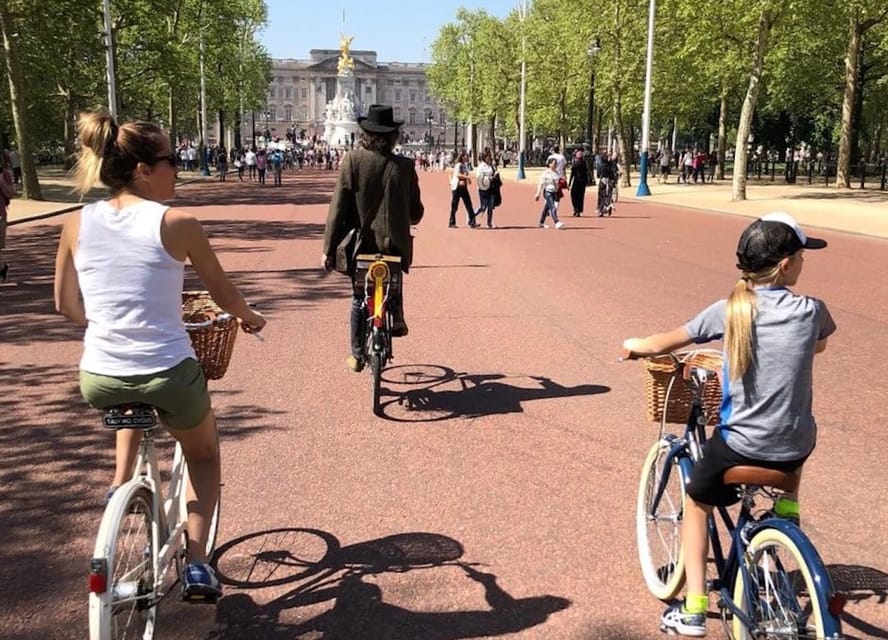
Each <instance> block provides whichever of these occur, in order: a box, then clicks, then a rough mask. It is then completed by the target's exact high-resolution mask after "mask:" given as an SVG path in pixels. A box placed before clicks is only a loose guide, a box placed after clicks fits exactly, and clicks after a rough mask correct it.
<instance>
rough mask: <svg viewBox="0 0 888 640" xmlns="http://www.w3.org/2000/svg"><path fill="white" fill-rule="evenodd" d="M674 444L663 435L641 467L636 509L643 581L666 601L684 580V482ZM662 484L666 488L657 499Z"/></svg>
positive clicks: (637, 536)
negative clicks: (670, 454) (682, 538)
mask: <svg viewBox="0 0 888 640" xmlns="http://www.w3.org/2000/svg"><path fill="white" fill-rule="evenodd" d="M672 447H673V443H672V439H671V438H663V439H661V440H659V441H657V442H655V443H654V445H653V446H652V447H651V448H650V451H648V455H647V458H646V459H645V461H644V465H643V466H642V468H641V482H640V483H639V486H638V501H637V503H636V510H635V526H636V538H637V541H638V560H639V562H640V563H641V572H642V574H643V576H644V582H645V584H646V585H647V588H648V590H650V592H651V593H652V594H653V595H654V596H655V597H656V598H658V599H660V600H663V601H664V602H668V601H669V600H672V599H673V598H674V597H675V596H676V595H678V593H679V591H681V588H682V586H683V585H684V581H685V567H684V551H683V549H682V544H681V527H682V521H683V520H684V501H685V482H684V473H683V471H682V469H681V466H680V465H679V464H678V462H677V460H678V459H677V458H675V457H673V458H669V452H670V451H671V450H672ZM667 460H668V462H667ZM661 485H662V487H663V491H662V493H661V494H660V496H659V498H658V497H657V493H658V491H659V489H660V487H661Z"/></svg>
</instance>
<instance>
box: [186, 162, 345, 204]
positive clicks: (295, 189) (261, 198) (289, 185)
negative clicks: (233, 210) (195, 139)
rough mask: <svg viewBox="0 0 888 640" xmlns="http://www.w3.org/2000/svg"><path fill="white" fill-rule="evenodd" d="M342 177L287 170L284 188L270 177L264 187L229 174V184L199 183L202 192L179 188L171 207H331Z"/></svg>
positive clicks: (315, 171)
mask: <svg viewBox="0 0 888 640" xmlns="http://www.w3.org/2000/svg"><path fill="white" fill-rule="evenodd" d="M338 175H339V173H338V172H337V171H327V170H321V169H303V170H302V171H285V172H284V174H283V178H282V184H281V186H279V187H275V186H274V185H273V184H272V182H273V181H272V179H271V177H270V176H269V177H268V179H267V181H266V184H265V185H260V184H259V183H258V182H257V181H253V182H250V181H249V180H247V178H244V181H243V182H239V181H238V179H237V173H234V174H233V175H232V174H231V173H229V174H228V177H227V179H226V181H225V182H220V181H219V180H218V179H209V178H208V179H206V180H204V181H201V182H200V183H199V185H200V188H199V189H189V188H188V187H185V188H182V189H179V191H178V192H177V194H176V199H175V200H173V202H172V203H171V204H172V205H173V206H174V207H207V206H218V205H256V206H260V205H261V206H268V205H279V204H290V205H294V206H301V205H313V204H328V203H329V202H330V199H331V197H332V195H333V186H334V185H335V184H336V178H337V177H338Z"/></svg>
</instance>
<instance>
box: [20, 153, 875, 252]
mask: <svg viewBox="0 0 888 640" xmlns="http://www.w3.org/2000/svg"><path fill="white" fill-rule="evenodd" d="M516 172H517V170H516V168H515V167H509V168H508V169H503V170H502V172H501V173H502V175H503V178H505V179H506V180H508V181H513V182H514V181H516V176H515V174H516ZM541 172H542V169H541V168H539V167H531V168H528V169H527V170H526V175H527V178H526V179H525V180H523V181H522V182H523V183H524V184H526V185H528V186H529V187H530V188H536V184H537V180H539V174H540V173H541ZM204 179H205V178H204V177H203V176H201V175H200V174H199V173H197V172H194V173H191V172H189V173H185V172H181V173H180V174H179V185H180V186H181V185H184V184H189V183H192V182H197V181H199V180H204ZM631 180H632V186H631V187H622V188H621V189H620V199H621V200H622V201H634V202H644V203H645V204H661V205H668V206H673V207H683V208H687V209H699V210H701V211H709V212H716V213H728V214H732V215H739V216H747V217H751V218H754V217H757V216H759V215H761V214H763V213H767V212H768V211H778V210H779V211H786V212H787V213H789V214H791V215H792V216H793V217H795V218H796V220H798V221H799V223H800V224H802V225H803V226H810V227H820V228H823V229H831V230H834V231H844V232H847V233H854V234H859V235H865V236H871V237H875V238H884V239H888V191H880V190H878V189H872V188H870V189H864V190H861V189H859V188H857V187H853V188H851V189H847V190H843V191H838V190H837V189H835V188H830V187H824V186H823V185H822V184H821V185H817V184H814V185H808V184H807V183H804V184H794V185H790V184H784V183H783V182H782V181H781V180H780V178H778V179H777V180H775V181H774V182H770V180H754V179H753V180H750V181H749V183H748V185H747V189H746V196H747V199H746V200H745V201H743V202H731V181H730V179H726V180H724V181H723V182H716V183H715V184H690V185H684V184H677V183H676V182H675V178H674V177H672V179H671V181H670V182H669V183H668V184H657V181H656V179H652V180H651V182H650V183H649V187H650V190H651V195H650V196H648V197H646V198H636V196H635V192H636V189H637V188H638V174H635V173H633V174H632V176H631ZM40 186H41V189H42V191H43V197H44V198H46V199H45V200H41V201H35V200H22V199H21V198H16V199H13V201H12V203H11V204H10V206H9V224H10V225H15V224H21V223H23V222H27V221H30V220H39V219H41V218H48V217H51V216H55V215H59V214H62V213H66V212H68V211H73V210H75V209H78V208H80V206H82V203H83V202H90V201H91V200H95V199H98V198H101V197H103V196H105V195H107V189H104V188H97V189H93V190H92V191H90V192H89V194H87V195H86V196H85V197H84V198H83V200H82V201H81V200H79V199H78V197H77V196H76V194H74V193H72V192H71V187H72V186H73V182H72V181H71V180H70V178H68V177H67V176H66V175H65V173H64V171H63V170H61V169H59V168H55V167H53V168H48V169H44V170H41V172H40ZM589 191H590V193H589V195H587V198H588V197H590V196H591V197H594V196H593V193H594V187H593V186H590V188H589Z"/></svg>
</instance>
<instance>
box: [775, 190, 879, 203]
mask: <svg viewBox="0 0 888 640" xmlns="http://www.w3.org/2000/svg"><path fill="white" fill-rule="evenodd" d="M784 197H785V198H786V199H787V200H845V201H848V200H858V201H860V202H888V191H861V190H860V189H845V190H844V191H832V192H823V191H818V192H817V193H798V194H795V195H790V196H784Z"/></svg>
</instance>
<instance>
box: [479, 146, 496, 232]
mask: <svg viewBox="0 0 888 640" xmlns="http://www.w3.org/2000/svg"><path fill="white" fill-rule="evenodd" d="M480 160H481V161H480V162H479V163H478V167H477V168H476V169H475V178H476V179H477V181H478V202H479V206H478V211H476V212H475V220H477V219H478V216H479V215H481V212H482V211H487V228H488V229H496V225H494V224H493V210H494V208H495V206H496V205H495V204H494V196H495V190H494V184H493V183H494V178H496V177H497V176H499V172H498V171H497V170H496V167H494V166H493V157H492V155H491V153H490V151H484V152H483V153H482V154H481V159H480ZM478 224H480V223H478Z"/></svg>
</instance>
